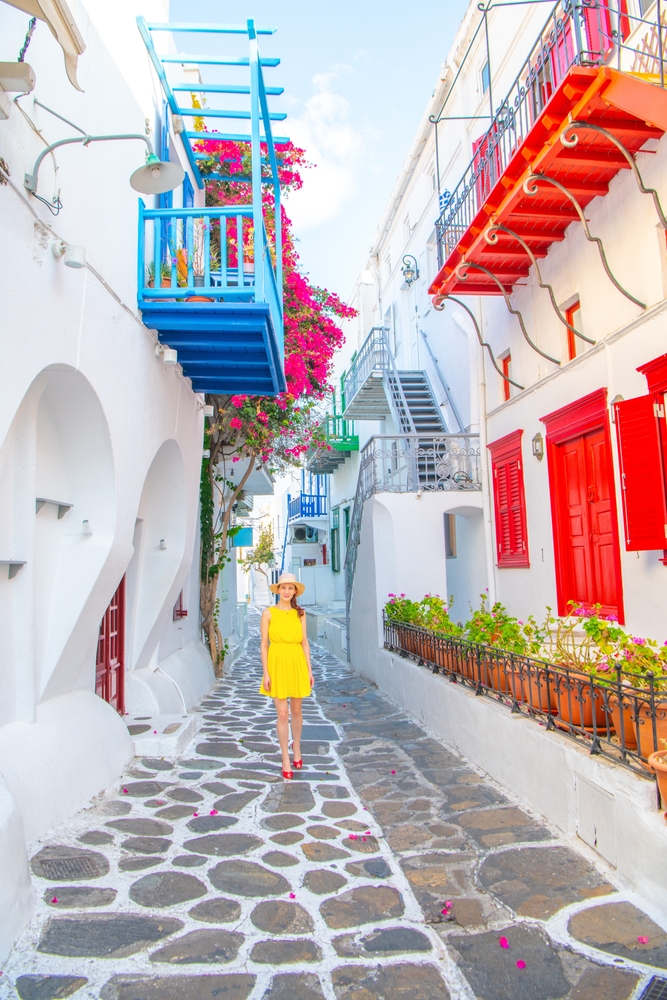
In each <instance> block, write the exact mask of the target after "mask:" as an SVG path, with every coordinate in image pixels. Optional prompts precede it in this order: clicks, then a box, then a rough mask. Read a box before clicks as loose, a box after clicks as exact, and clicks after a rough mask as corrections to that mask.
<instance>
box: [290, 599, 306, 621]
mask: <svg viewBox="0 0 667 1000" xmlns="http://www.w3.org/2000/svg"><path fill="white" fill-rule="evenodd" d="M290 604H291V605H292V607H293V608H294V610H295V611H296V613H297V615H298V616H299V618H303V616H304V610H303V608H300V607H299V605H298V604H297V603H296V594H292V600H291V601H290Z"/></svg>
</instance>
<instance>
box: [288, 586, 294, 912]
mask: <svg viewBox="0 0 667 1000" xmlns="http://www.w3.org/2000/svg"><path fill="white" fill-rule="evenodd" d="M288 593H289V591H288ZM289 898H290V899H296V893H295V892H290V894H289Z"/></svg>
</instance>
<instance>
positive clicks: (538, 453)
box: [532, 432, 544, 462]
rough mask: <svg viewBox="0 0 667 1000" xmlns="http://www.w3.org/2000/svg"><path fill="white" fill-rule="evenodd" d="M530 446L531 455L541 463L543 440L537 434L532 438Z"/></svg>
mask: <svg viewBox="0 0 667 1000" xmlns="http://www.w3.org/2000/svg"><path fill="white" fill-rule="evenodd" d="M532 445H533V455H534V456H535V458H536V459H538V461H540V462H541V461H542V459H543V458H544V438H543V437H542V435H541V434H540V433H539V432H538V433H537V434H536V435H535V437H534V438H533V441H532Z"/></svg>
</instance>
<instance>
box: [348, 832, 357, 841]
mask: <svg viewBox="0 0 667 1000" xmlns="http://www.w3.org/2000/svg"><path fill="white" fill-rule="evenodd" d="M349 839H350V840H359V838H358V837H357V835H356V833H351V834H350V838H349Z"/></svg>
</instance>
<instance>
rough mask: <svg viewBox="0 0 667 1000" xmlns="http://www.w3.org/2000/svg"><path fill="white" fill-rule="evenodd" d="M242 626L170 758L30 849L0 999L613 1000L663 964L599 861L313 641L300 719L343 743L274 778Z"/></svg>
mask: <svg viewBox="0 0 667 1000" xmlns="http://www.w3.org/2000/svg"><path fill="white" fill-rule="evenodd" d="M258 624H259V620H258V616H256V615H254V614H251V616H250V628H251V634H250V640H249V643H248V647H247V650H246V652H245V654H244V655H242V656H241V657H239V658H238V659H237V661H236V662H235V664H234V666H233V668H232V669H231V670H230V671H229V673H228V674H227V675H226V676H225V678H224V679H223V680H222V681H221V682H219V683H217V684H216V686H215V688H214V689H213V691H212V692H211V693H210V695H209V696H207V698H206V699H204V701H203V702H202V704H201V705H200V706H199V707H198V709H197V711H196V713H195V714H196V716H197V720H198V724H199V732H198V733H197V735H196V736H195V737H194V738H193V740H192V742H191V743H190V744H189V745H188V746H186V747H185V748H184V750H183V752H182V754H181V755H180V756H178V755H177V754H175V753H173V754H172V755H171V756H170V757H169V758H160V757H155V756H152V757H150V756H145V757H142V758H141V759H135V760H134V761H133V762H132V763H131V765H130V766H129V767H128V768H127V771H126V773H125V774H124V776H123V779H122V780H121V781H119V782H117V783H116V784H115V785H114V787H113V788H112V789H110V790H109V791H108V792H107V793H105V794H104V795H101V796H98V797H97V798H96V799H95V800H94V801H93V802H92V803H91V805H90V807H89V808H88V809H86V810H83V811H82V812H81V813H79V814H78V815H76V816H74V817H72V819H71V820H70V821H69V822H68V823H66V824H63V826H62V827H61V828H59V829H58V830H57V831H55V832H53V834H52V835H51V836H50V837H49V838H47V839H45V840H43V841H40V842H39V843H35V844H34V845H32V849H31V857H32V862H31V865H32V872H33V878H34V882H35V887H36V891H37V897H38V904H37V911H36V914H35V917H34V920H33V922H32V924H31V926H30V927H29V928H28V930H27V931H26V932H25V934H24V935H23V938H22V939H21V941H19V943H18V945H17V947H16V949H15V951H14V953H13V954H12V955H11V956H10V958H9V960H8V961H7V963H6V967H5V969H3V970H2V972H3V975H2V977H0V997H2V1000H5V998H7V1000H10V998H11V1000H14V998H16V997H18V998H20V1000H54V998H59V997H68V996H73V997H75V998H80V1000H83V998H85V1000H175V998H178V1000H213V998H216V1000H219V998H224V1000H473V998H479V1000H556V998H561V997H562V998H563V1000H630V997H631V996H632V995H633V992H634V991H635V989H636V987H637V986H638V984H641V983H643V982H645V981H647V971H648V968H649V967H653V968H659V967H662V966H661V963H662V965H664V964H667V935H666V934H665V933H664V931H663V930H662V928H660V927H658V926H657V925H656V924H654V923H653V922H652V921H651V920H650V918H649V917H648V916H647V915H646V914H644V913H643V912H642V911H641V910H638V909H636V908H635V907H634V906H633V905H632V904H630V903H628V902H627V900H626V899H624V897H623V896H622V894H620V893H618V892H616V890H615V886H614V884H613V881H610V879H609V876H608V875H607V874H606V873H605V872H604V871H602V870H601V868H600V867H599V866H596V865H595V864H593V863H592V862H591V861H590V860H588V859H587V858H584V857H583V856H582V855H581V854H580V853H578V852H577V851H576V850H573V847H572V845H571V844H566V843H564V842H563V841H562V840H561V839H559V838H557V837H554V835H553V831H551V830H550V829H548V827H547V826H545V824H544V823H542V822H540V821H539V819H538V818H536V817H535V816H533V815H531V814H530V813H529V812H528V811H527V810H525V809H524V808H522V807H521V805H520V803H516V802H514V801H511V800H510V799H509V798H508V797H507V796H506V795H505V794H504V793H503V792H502V790H500V789H499V788H498V787H497V786H496V785H495V784H494V783H493V782H491V781H490V780H488V779H486V778H485V777H484V776H483V775H481V774H479V773H478V772H477V771H476V770H475V769H474V768H473V767H471V766H470V765H469V764H468V763H467V762H466V761H465V760H464V759H463V758H461V757H459V756H458V755H456V754H454V753H452V752H451V751H450V750H449V749H448V748H446V747H444V746H443V745H442V744H441V743H439V742H438V741H437V740H435V739H433V738H432V737H431V736H430V735H429V734H428V733H426V732H425V731H424V730H422V729H421V727H420V726H419V725H418V724H417V723H416V722H415V721H414V720H412V719H410V718H409V717H408V716H407V715H406V714H405V713H402V712H400V711H398V710H397V709H396V708H395V706H393V705H391V704H390V703H389V702H387V701H386V700H385V699H384V698H383V697H382V696H381V695H380V694H379V692H378V691H377V689H375V688H374V687H372V686H371V685H370V684H368V683H367V682H365V681H364V680H363V679H362V678H360V677H359V676H358V675H356V674H354V673H353V672H352V671H350V670H349V669H348V668H347V667H345V666H344V665H342V664H341V663H339V662H338V661H337V660H335V659H334V658H333V657H332V656H330V655H329V654H328V653H326V652H325V651H323V650H321V649H318V648H317V647H313V665H314V672H315V677H316V687H315V695H316V699H315V698H313V699H312V700H310V701H309V702H307V703H306V704H305V706H304V708H305V711H304V715H305V716H306V717H307V721H308V722H311V723H313V724H319V725H325V724H326V725H331V724H332V723H335V724H336V725H337V727H338V731H339V733H343V734H344V735H343V738H342V739H341V740H340V741H337V742H335V743H328V742H326V741H320V740H312V741H308V742H306V741H304V743H303V746H302V751H303V758H304V771H302V772H297V773H296V775H295V780H294V781H292V782H285V781H283V779H282V777H281V774H280V755H279V753H278V745H277V740H276V737H275V724H274V709H273V705H272V703H271V702H270V701H269V700H268V699H265V698H262V697H261V696H259V695H258V694H257V688H258V686H259V679H260V674H261V668H260V666H259V663H260V660H259V653H258V638H259V632H258ZM598 896H600V897H604V898H602V899H600V900H599V901H598V899H597V897H598ZM563 907H570V909H569V910H568V911H566V913H567V914H568V919H569V923H568V922H567V921H566V920H565V919H564V917H563ZM562 917H563V919H561V918H562ZM558 920H560V921H561V924H560V925H559V926H561V925H562V926H565V924H567V926H568V928H569V930H568V931H567V932H563V933H564V934H565V937H563V933H560V932H559V935H555V932H554V934H552V927H555V926H556V924H555V923H554V921H558ZM644 938H646V941H644ZM619 964H620V967H619Z"/></svg>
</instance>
